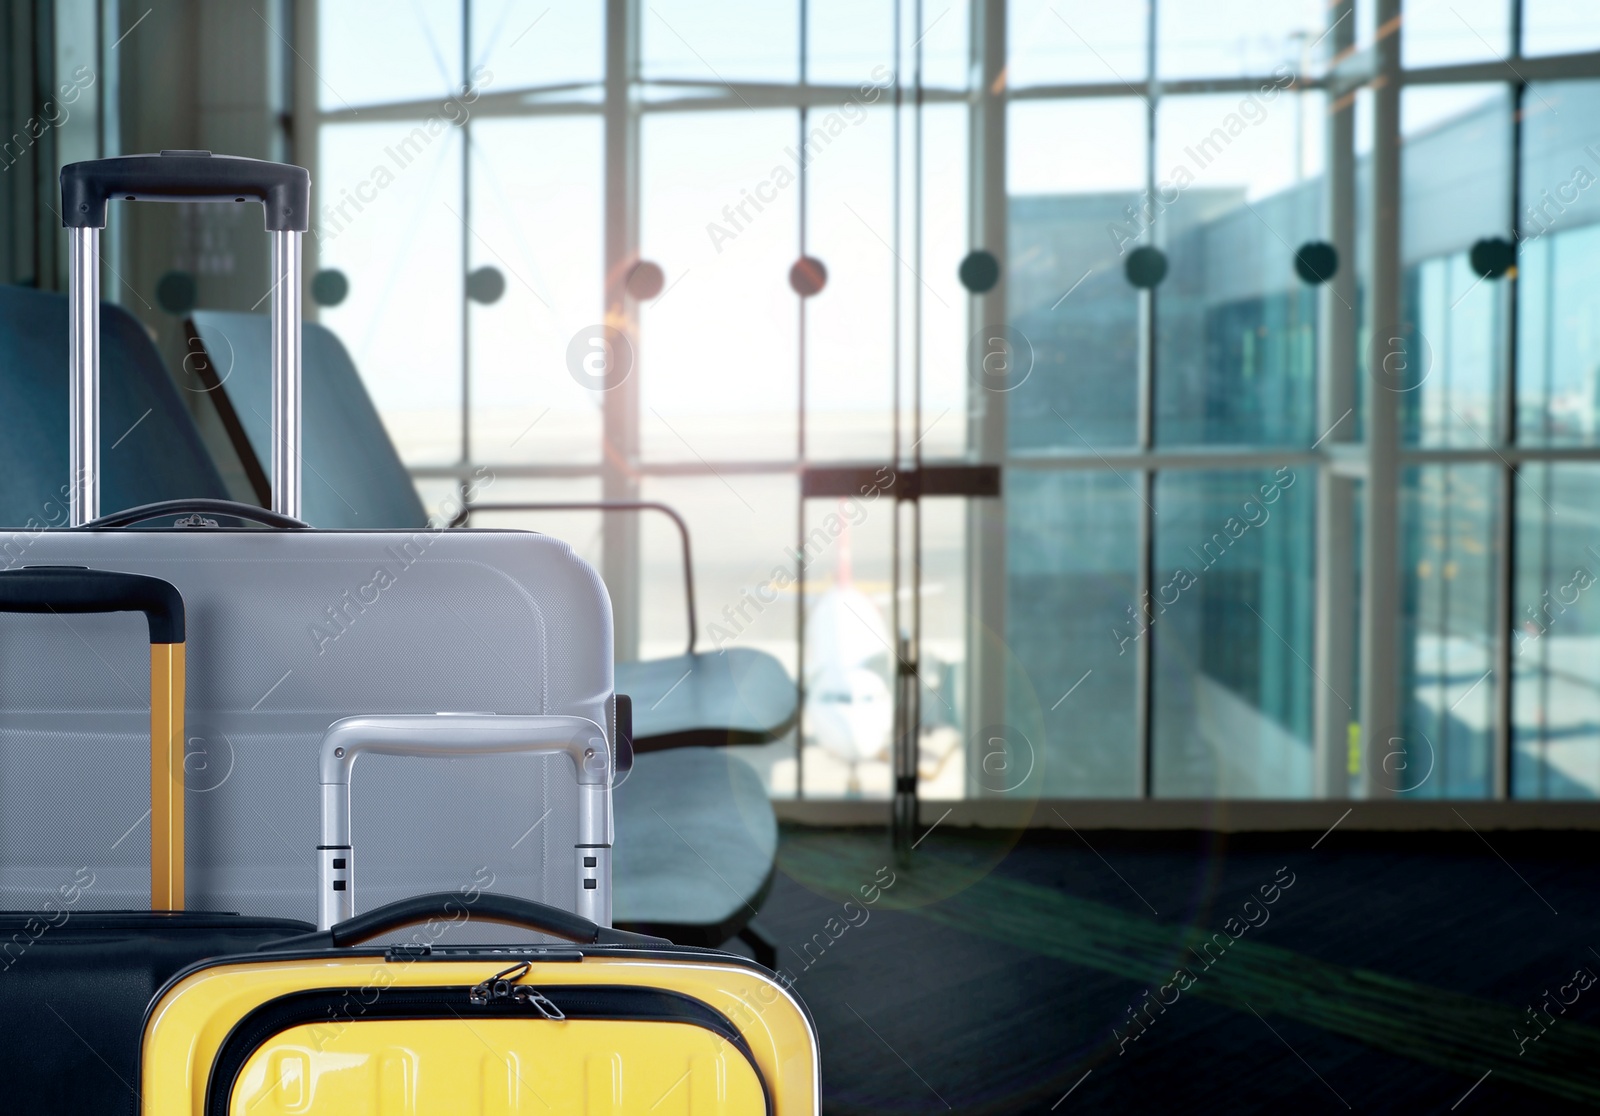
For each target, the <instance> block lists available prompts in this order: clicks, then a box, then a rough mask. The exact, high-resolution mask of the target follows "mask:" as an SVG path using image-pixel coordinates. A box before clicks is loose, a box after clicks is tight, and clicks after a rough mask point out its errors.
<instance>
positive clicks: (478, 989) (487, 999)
mask: <svg viewBox="0 0 1600 1116" xmlns="http://www.w3.org/2000/svg"><path fill="white" fill-rule="evenodd" d="M531 967H532V966H531V965H530V964H529V963H528V962H526V961H519V962H517V964H515V965H512V966H511V967H510V968H508V969H501V970H500V971H499V972H498V973H495V974H494V976H492V977H490V978H489V979H488V980H485V981H482V982H481V983H479V984H476V985H474V986H473V988H472V991H470V992H468V993H467V1002H468V1003H470V1004H473V1005H474V1006H476V1007H482V1006H483V1005H485V1004H489V1003H493V1002H494V1001H495V1000H507V999H510V998H511V995H512V992H511V987H512V985H514V984H516V983H517V981H519V980H521V979H522V978H523V977H525V976H527V975H528V970H529V969H530V968H531Z"/></svg>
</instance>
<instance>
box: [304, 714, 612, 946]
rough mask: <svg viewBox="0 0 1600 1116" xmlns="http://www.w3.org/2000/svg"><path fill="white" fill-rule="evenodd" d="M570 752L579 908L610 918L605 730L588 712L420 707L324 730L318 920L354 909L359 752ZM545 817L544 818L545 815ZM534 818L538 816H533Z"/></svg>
mask: <svg viewBox="0 0 1600 1116" xmlns="http://www.w3.org/2000/svg"><path fill="white" fill-rule="evenodd" d="M518 752H565V753H566V754H567V755H569V756H571V757H572V762H573V763H574V765H576V767H577V770H578V840H577V843H576V844H575V845H574V846H573V856H574V858H575V859H576V862H577V868H578V887H577V912H578V914H579V915H581V916H583V917H584V918H588V919H591V920H593V921H594V922H597V923H601V924H605V925H609V924H610V922H611V772H612V765H611V757H610V751H609V749H608V748H607V746H606V738H605V733H604V732H603V731H601V729H600V726H599V725H597V724H595V723H594V722H593V721H591V720H588V719H587V718H585V717H565V716H499V715H496V714H493V713H421V714H405V715H397V716H387V717H378V716H375V717H346V718H345V719H344V720H342V721H335V722H334V723H333V724H332V725H331V726H329V728H328V731H327V733H326V734H325V735H324V736H323V738H322V752H321V759H320V762H321V771H322V778H321V782H322V844H320V845H319V846H317V859H318V861H319V865H320V868H319V875H318V883H319V886H318V890H317V926H318V928H319V929H322V930H327V929H328V928H329V927H331V926H333V925H334V924H335V923H340V922H345V921H347V920H348V919H350V918H351V917H352V916H353V915H354V914H355V891H354V887H353V885H354V871H353V865H354V863H355V857H354V851H355V850H354V849H352V848H351V843H352V842H351V839H350V769H351V767H352V766H353V765H354V764H355V761H356V759H357V757H359V756H361V755H367V754H371V755H386V756H442V757H455V756H487V755H506V754H510V753H518ZM540 820H542V819H540ZM535 824H537V822H536V823H535Z"/></svg>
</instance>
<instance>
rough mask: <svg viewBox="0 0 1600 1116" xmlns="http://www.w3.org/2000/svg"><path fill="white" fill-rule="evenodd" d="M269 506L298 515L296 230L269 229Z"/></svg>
mask: <svg viewBox="0 0 1600 1116" xmlns="http://www.w3.org/2000/svg"><path fill="white" fill-rule="evenodd" d="M272 510H273V511H275V512H277V513H278V514H280V515H287V516H292V517H293V518H295V519H299V518H300V234H299V233H298V232H295V231H293V230H287V231H282V232H274V233H273V234H272Z"/></svg>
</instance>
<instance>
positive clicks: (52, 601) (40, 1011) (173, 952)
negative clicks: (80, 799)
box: [0, 566, 312, 1116]
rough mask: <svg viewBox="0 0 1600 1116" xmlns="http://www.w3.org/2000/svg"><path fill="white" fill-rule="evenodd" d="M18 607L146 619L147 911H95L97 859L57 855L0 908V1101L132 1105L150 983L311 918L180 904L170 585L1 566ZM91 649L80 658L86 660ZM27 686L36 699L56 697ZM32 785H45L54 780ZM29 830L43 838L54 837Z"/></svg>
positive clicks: (177, 644)
mask: <svg viewBox="0 0 1600 1116" xmlns="http://www.w3.org/2000/svg"><path fill="white" fill-rule="evenodd" d="M16 612H32V613H51V614H56V615H57V616H59V618H60V619H61V620H62V622H63V623H70V621H69V620H68V619H67V614H73V613H97V612H142V613H144V614H145V617H146V619H147V621H148V624H149V630H150V668H151V669H150V757H151V767H150V814H149V815H148V816H149V820H150V846H151V862H150V905H151V910H149V911H103V910H100V911H97V910H94V909H93V908H94V898H95V895H94V889H95V884H96V882H97V879H98V876H97V873H96V865H94V864H77V865H74V864H62V865H61V866H60V873H61V882H60V883H59V884H57V885H55V886H54V888H53V892H52V895H53V897H52V899H51V900H49V901H47V902H46V903H45V904H44V906H43V908H42V909H40V910H36V911H8V912H0V1034H3V1035H4V1040H3V1041H0V1082H6V1083H8V1084H6V1085H5V1097H6V1101H5V1104H4V1109H5V1110H6V1111H9V1112H28V1113H85V1114H94V1116H100V1114H103V1113H133V1112H136V1111H137V1110H138V1093H137V1089H138V1073H139V1041H140V1035H141V1033H142V1028H143V1023H144V1015H145V1009H146V1008H147V1007H148V1006H149V1003H150V1000H151V998H152V997H153V996H154V995H155V993H156V991H157V990H158V989H160V988H161V987H162V985H164V984H165V983H166V982H167V980H168V979H169V978H170V977H171V976H172V975H173V974H174V973H176V972H178V971H179V970H181V969H183V968H186V967H187V966H189V965H192V964H194V963H195V962H197V961H200V960H203V959H204V958H207V957H214V956H217V955H220V954H229V953H240V952H249V951H251V950H253V949H255V948H256V947H258V946H260V945H261V944H263V943H265V942H270V941H275V940H277V939H280V938H287V937H291V936H293V935H295V934H300V933H305V932H308V931H310V930H311V929H312V927H311V926H310V925H308V924H306V923H303V922H297V921H295V920H293V919H279V918H258V917H249V918H246V917H241V916H239V915H236V914H226V913H213V912H194V911H185V910H183V879H184V824H183V820H184V808H183V807H184V743H185V738H184V717H183V709H184V702H183V697H184V673H185V671H184V611H183V598H182V597H181V596H180V595H179V593H178V591H177V589H176V588H174V587H173V586H172V585H171V584H170V583H168V582H165V581H162V580H161V579H160V578H155V577H146V576H144V575H141V574H128V573H114V572H111V571H107V570H91V569H86V568H83V567H76V566H29V567H24V568H23V569H20V570H5V571H0V613H16ZM0 638H4V628H3V627H0ZM91 651H92V648H86V654H85V658H86V659H87V660H89V661H90V663H91V664H92V662H93V656H92V654H90V653H89V652H91ZM61 685H62V688H63V689H68V688H70V686H71V685H72V683H71V681H70V680H68V679H63V680H62V683H61ZM37 696H38V697H40V698H42V699H43V700H42V701H41V702H40V703H39V704H42V705H44V706H45V707H46V708H49V707H51V706H54V705H59V704H63V703H58V702H55V701H52V700H51V698H52V697H53V695H37ZM36 790H37V793H38V794H40V795H42V796H49V795H52V794H60V793H61V792H62V790H63V788H59V787H48V786H41V787H38V788H36ZM79 821H80V819H77V818H75V817H74V814H73V811H71V810H70V809H68V810H64V811H63V812H62V816H61V817H60V823H61V825H63V826H71V825H74V824H75V823H76V822H79ZM143 821H144V819H143V818H140V819H138V820H136V821H134V822H133V823H132V825H130V826H129V829H128V832H127V833H124V834H123V838H122V839H124V840H126V839H129V838H130V836H131V834H132V833H133V832H134V831H135V830H137V829H138V828H139V827H140V825H141V824H142V823H143ZM36 839H37V840H38V841H39V842H41V843H45V844H46V845H47V846H48V843H49V842H50V840H51V837H50V835H49V834H45V833H41V834H37V835H36ZM118 843H119V844H120V843H121V841H120V840H119V841H118ZM107 851H108V852H109V851H110V850H109V849H108V850H107ZM102 868H103V866H102Z"/></svg>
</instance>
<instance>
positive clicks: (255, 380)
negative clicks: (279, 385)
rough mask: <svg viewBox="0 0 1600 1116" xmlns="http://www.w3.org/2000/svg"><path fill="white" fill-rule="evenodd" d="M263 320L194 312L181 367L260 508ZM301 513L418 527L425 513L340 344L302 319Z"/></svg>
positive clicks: (266, 329)
mask: <svg viewBox="0 0 1600 1116" xmlns="http://www.w3.org/2000/svg"><path fill="white" fill-rule="evenodd" d="M270 326H271V319H269V318H267V317H266V316H265V315H262V314H241V313H234V312H230V311H223V310H196V311H195V312H194V314H193V316H191V317H190V318H189V319H188V321H187V322H186V323H185V327H186V328H187V329H188V332H189V353H190V355H189V357H188V359H187V360H186V362H185V366H186V370H187V371H189V372H191V373H193V374H194V375H195V376H196V378H197V379H199V380H200V386H201V388H202V390H204V391H205V392H206V394H207V395H208V396H209V397H210V399H211V402H212V404H213V405H214V406H215V407H216V410H217V417H218V419H220V420H221V423H222V426H223V428H224V429H225V430H226V431H227V432H228V435H229V438H230V439H231V440H232V441H233V443H234V449H235V450H236V451H237V452H238V454H239V459H240V461H242V462H243V463H244V468H245V473H246V475H247V476H248V477H249V478H250V481H251V484H252V486H253V487H254V488H255V494H256V498H257V500H258V501H259V502H260V503H261V505H262V506H263V507H271V506H272V491H271V487H270V481H269V480H268V478H267V470H266V463H268V462H270V461H271V460H272V349H271V346H272V335H271V333H270ZM300 353H301V356H300V360H301V368H302V369H303V371H302V375H301V388H300V390H301V392H302V398H301V401H300V412H301V420H300V421H301V431H300V440H301V464H302V465H303V466H304V470H305V471H304V476H303V479H302V482H301V517H302V518H303V519H304V520H305V521H306V522H307V523H309V524H311V525H312V526H313V527H325V528H339V529H345V530H359V529H360V528H363V527H422V526H424V525H426V523H427V521H428V513H427V511H426V510H425V509H424V508H423V506H422V500H421V499H420V498H419V497H418V496H417V488H416V485H414V484H412V483H411V474H410V473H408V472H407V471H406V467H405V464H404V463H403V462H402V461H401V460H400V455H399V454H398V453H396V452H395V448H394V443H393V442H391V441H390V440H389V434H388V432H387V431H386V430H384V428H383V421H382V420H381V419H380V418H379V417H378V412H377V411H376V410H375V409H374V408H373V406H372V400H371V398H370V397H368V395H367V389H366V388H365V387H364V386H363V385H362V383H361V377H360V376H359V375H357V373H356V369H355V365H353V364H352V363H351V362H350V355H349V353H347V352H346V351H345V347H344V345H343V344H341V343H340V341H339V339H338V338H337V337H335V336H334V335H333V334H332V333H330V332H329V331H328V330H326V329H324V328H323V327H322V326H319V325H317V324H316V323H315V322H306V323H305V325H304V327H303V332H302V335H301V341H300Z"/></svg>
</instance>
